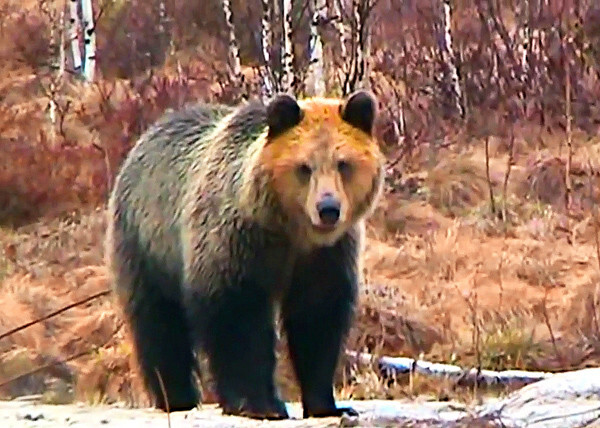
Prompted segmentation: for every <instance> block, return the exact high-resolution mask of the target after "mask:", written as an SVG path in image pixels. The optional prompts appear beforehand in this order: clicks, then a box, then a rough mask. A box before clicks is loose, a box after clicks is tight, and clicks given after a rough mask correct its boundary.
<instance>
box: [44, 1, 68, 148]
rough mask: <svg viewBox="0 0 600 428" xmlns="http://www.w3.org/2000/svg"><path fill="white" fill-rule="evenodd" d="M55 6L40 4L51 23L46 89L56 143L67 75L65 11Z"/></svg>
mask: <svg viewBox="0 0 600 428" xmlns="http://www.w3.org/2000/svg"><path fill="white" fill-rule="evenodd" d="M54 6H55V5H52V4H51V3H50V2H48V1H43V2H41V3H40V10H41V12H42V13H43V14H44V15H46V16H47V18H48V21H49V23H50V35H49V36H50V43H49V54H50V57H51V58H52V59H51V60H50V73H49V77H48V80H47V81H48V86H47V87H44V90H45V93H46V96H47V97H48V106H47V112H48V120H49V122H50V131H49V136H50V141H51V142H52V143H54V141H55V139H56V125H57V113H58V110H59V106H58V98H59V93H60V90H61V87H62V84H63V79H64V74H65V59H66V55H65V9H64V7H62V8H61V9H60V10H57V8H56V7H54Z"/></svg>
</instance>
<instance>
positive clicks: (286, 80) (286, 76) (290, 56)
mask: <svg viewBox="0 0 600 428" xmlns="http://www.w3.org/2000/svg"><path fill="white" fill-rule="evenodd" d="M292 6H293V5H292V0H283V8H282V11H281V20H282V23H283V43H282V44H281V45H282V46H281V47H282V50H281V63H282V76H281V90H282V91H283V92H287V93H290V94H293V93H294V92H295V91H294V89H295V83H296V82H294V46H293V44H292Z"/></svg>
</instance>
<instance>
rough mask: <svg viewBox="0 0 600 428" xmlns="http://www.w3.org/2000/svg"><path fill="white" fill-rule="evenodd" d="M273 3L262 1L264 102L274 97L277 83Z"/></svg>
mask: <svg viewBox="0 0 600 428" xmlns="http://www.w3.org/2000/svg"><path fill="white" fill-rule="evenodd" d="M271 3H272V0H262V8H263V10H262V12H263V14H262V25H261V38H262V54H263V61H264V65H263V69H262V84H263V85H262V97H263V100H264V101H266V100H267V99H268V98H270V97H271V96H273V92H274V83H275V82H274V79H273V67H272V66H271V41H272V40H273V29H272V28H271V17H272V10H271Z"/></svg>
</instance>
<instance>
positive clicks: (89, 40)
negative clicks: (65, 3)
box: [81, 0, 96, 82]
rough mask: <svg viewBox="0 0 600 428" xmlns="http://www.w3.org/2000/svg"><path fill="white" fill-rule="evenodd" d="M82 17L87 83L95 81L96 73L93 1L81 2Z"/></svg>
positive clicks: (82, 0) (84, 71)
mask: <svg viewBox="0 0 600 428" xmlns="http://www.w3.org/2000/svg"><path fill="white" fill-rule="evenodd" d="M81 16H82V18H83V43H84V53H85V63H84V65H83V75H84V77H85V80H86V81H87V82H93V81H94V74H95V71H96V26H95V24H94V9H93V7H92V0H81Z"/></svg>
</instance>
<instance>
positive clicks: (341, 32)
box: [331, 0, 348, 81]
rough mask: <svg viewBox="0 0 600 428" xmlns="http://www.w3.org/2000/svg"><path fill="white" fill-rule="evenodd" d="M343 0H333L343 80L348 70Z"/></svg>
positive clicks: (332, 5)
mask: <svg viewBox="0 0 600 428" xmlns="http://www.w3.org/2000/svg"><path fill="white" fill-rule="evenodd" d="M341 1H342V0H333V1H332V2H331V8H332V15H333V16H334V19H335V21H334V22H335V29H336V31H337V34H338V40H339V47H340V67H339V68H340V70H341V73H342V74H341V76H340V81H343V80H342V79H343V76H344V75H345V74H346V73H347V72H348V70H347V64H348V50H347V48H346V40H347V38H346V27H345V25H344V16H343V15H342V5H341Z"/></svg>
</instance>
